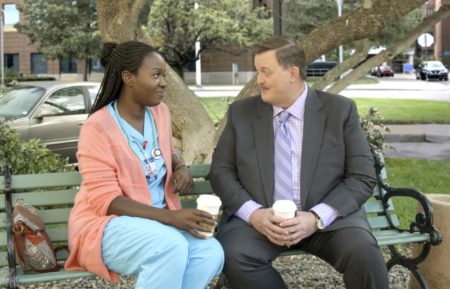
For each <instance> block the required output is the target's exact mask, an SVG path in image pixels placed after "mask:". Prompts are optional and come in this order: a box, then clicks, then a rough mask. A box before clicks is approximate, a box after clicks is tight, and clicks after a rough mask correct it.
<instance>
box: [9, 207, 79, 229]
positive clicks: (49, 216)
mask: <svg viewBox="0 0 450 289" xmlns="http://www.w3.org/2000/svg"><path fill="white" fill-rule="evenodd" d="M70 210H71V208H61V209H49V210H39V216H40V217H41V218H42V220H43V221H44V223H45V224H57V223H67V220H68V219H69V214H70ZM0 228H5V213H0Z"/></svg>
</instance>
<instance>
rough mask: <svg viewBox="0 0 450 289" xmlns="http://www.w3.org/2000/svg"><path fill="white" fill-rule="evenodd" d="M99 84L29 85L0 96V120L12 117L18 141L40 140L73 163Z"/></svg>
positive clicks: (31, 83)
mask: <svg viewBox="0 0 450 289" xmlns="http://www.w3.org/2000/svg"><path fill="white" fill-rule="evenodd" d="M99 87H100V84H99V83H94V82H82V83H62V82H30V83H26V84H20V85H17V86H15V87H13V88H12V89H9V90H7V91H6V92H4V93H0V117H7V116H9V117H12V118H13V121H12V122H11V126H12V127H14V128H15V129H16V130H17V131H18V132H19V133H20V136H21V138H22V139H24V140H29V139H32V138H37V139H40V141H41V143H42V144H44V145H46V146H47V147H48V148H49V149H50V150H52V151H53V152H55V153H58V154H61V155H62V156H63V157H68V158H69V162H71V163H76V156H75V153H76V151H77V145H78V136H79V134H80V127H81V125H82V124H83V122H84V121H85V120H86V118H87V116H88V113H89V111H90V109H91V107H92V105H93V103H94V100H95V97H96V95H97V92H98V90H99Z"/></svg>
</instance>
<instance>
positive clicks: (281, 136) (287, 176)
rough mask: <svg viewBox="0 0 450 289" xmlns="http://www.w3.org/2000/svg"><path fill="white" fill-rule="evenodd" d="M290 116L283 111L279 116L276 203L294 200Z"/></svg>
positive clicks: (276, 133) (276, 135) (276, 147)
mask: <svg viewBox="0 0 450 289" xmlns="http://www.w3.org/2000/svg"><path fill="white" fill-rule="evenodd" d="M290 116H291V115H290V113H289V112H288V111H286V110H283V111H282V112H280V113H279V115H278V121H277V125H276V132H275V148H274V163H275V166H274V168H275V171H274V176H275V190H274V194H273V200H274V202H275V201H277V200H291V201H293V200H294V191H293V184H292V156H291V138H290V134H289V128H288V125H287V122H288V120H289V117H290Z"/></svg>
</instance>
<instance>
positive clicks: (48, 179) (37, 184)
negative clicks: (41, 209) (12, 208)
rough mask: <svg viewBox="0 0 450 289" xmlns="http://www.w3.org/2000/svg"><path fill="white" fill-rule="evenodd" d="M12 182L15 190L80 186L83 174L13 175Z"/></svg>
mask: <svg viewBox="0 0 450 289" xmlns="http://www.w3.org/2000/svg"><path fill="white" fill-rule="evenodd" d="M11 183H12V188H13V190H23V189H35V188H48V187H59V186H61V187H64V186H79V185H80V183H81V176H80V173H79V172H63V173H48V174H36V175H13V176H12V180H11Z"/></svg>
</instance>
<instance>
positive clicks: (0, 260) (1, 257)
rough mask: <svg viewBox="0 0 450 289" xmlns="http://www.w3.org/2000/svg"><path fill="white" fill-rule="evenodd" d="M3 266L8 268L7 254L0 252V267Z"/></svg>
mask: <svg viewBox="0 0 450 289" xmlns="http://www.w3.org/2000/svg"><path fill="white" fill-rule="evenodd" d="M5 239H6V238H5ZM3 266H8V254H7V253H6V251H1V252H0V267H3Z"/></svg>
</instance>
